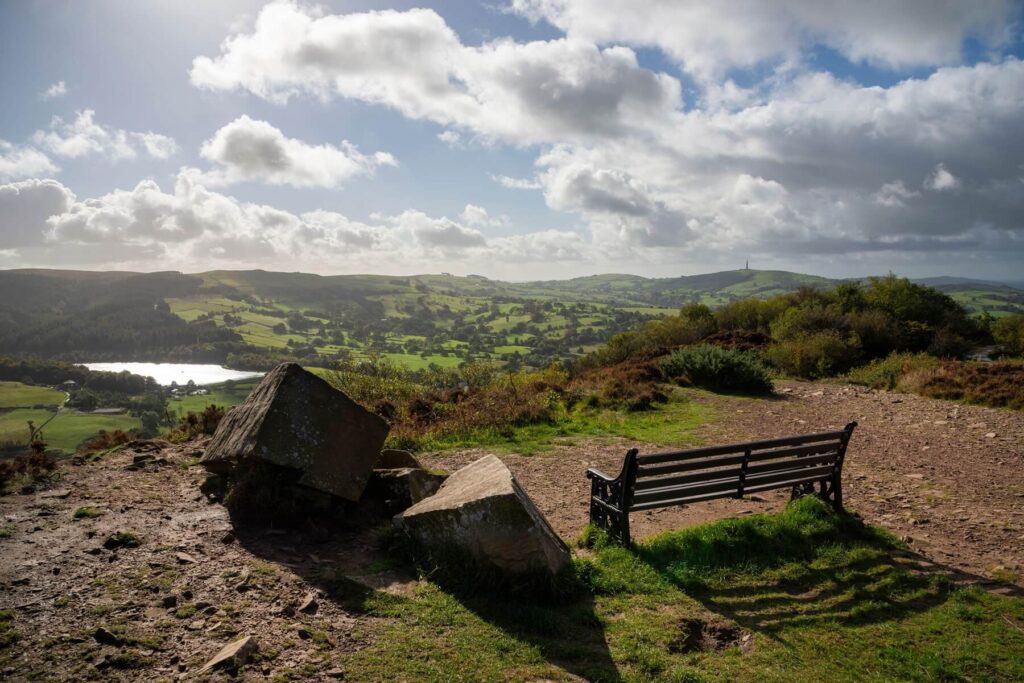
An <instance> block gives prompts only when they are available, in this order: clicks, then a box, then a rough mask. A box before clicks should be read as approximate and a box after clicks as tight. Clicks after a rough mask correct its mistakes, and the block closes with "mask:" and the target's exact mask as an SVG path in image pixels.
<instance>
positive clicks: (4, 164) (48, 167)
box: [0, 140, 60, 181]
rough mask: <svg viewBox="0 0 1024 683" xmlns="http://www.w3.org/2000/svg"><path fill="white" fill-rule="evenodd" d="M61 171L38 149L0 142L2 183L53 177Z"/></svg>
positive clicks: (0, 174)
mask: <svg viewBox="0 0 1024 683" xmlns="http://www.w3.org/2000/svg"><path fill="white" fill-rule="evenodd" d="M59 170H60V169H58V168H57V166H56V165H55V164H54V163H53V162H52V161H50V157H48V156H46V155H45V154H43V153H42V152H40V151H39V150H38V149H33V148H32V147H23V146H16V145H13V144H11V143H9V142H7V141H5V140H0V181H3V180H16V179H18V178H28V177H30V176H40V175H53V174H55V173H56V172H57V171H59Z"/></svg>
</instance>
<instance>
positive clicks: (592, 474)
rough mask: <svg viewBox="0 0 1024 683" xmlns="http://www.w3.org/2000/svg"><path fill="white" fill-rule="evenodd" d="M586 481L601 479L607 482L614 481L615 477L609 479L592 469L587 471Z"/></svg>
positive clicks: (599, 471)
mask: <svg viewBox="0 0 1024 683" xmlns="http://www.w3.org/2000/svg"><path fill="white" fill-rule="evenodd" d="M587 479H603V480H604V481H607V482H613V481H615V477H609V476H608V475H607V474H605V473H604V472H602V471H601V470H599V469H596V468H594V467H591V468H589V469H587Z"/></svg>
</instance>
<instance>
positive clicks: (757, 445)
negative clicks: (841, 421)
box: [637, 430, 846, 465]
mask: <svg viewBox="0 0 1024 683" xmlns="http://www.w3.org/2000/svg"><path fill="white" fill-rule="evenodd" d="M845 435H846V431H845V430H844V431H838V432H818V433H815V434H805V435H803V436H787V437H785V438H782V439H765V440H763V441H751V442H750V443H734V444H729V445H727V446H708V447H706V448H693V449H690V450H686V451H672V452H671V453H649V454H648V455H638V456H637V463H639V464H641V465H653V464H656V463H660V462H670V461H673V460H686V459H690V458H702V457H706V456H712V455H725V454H727V453H742V452H744V451H747V450H751V451H759V450H764V449H767V448H779V447H782V446H799V445H801V444H809V443H814V442H816V441H837V440H840V439H842V438H843V437H844V436H845Z"/></svg>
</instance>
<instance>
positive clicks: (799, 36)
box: [511, 0, 1015, 79]
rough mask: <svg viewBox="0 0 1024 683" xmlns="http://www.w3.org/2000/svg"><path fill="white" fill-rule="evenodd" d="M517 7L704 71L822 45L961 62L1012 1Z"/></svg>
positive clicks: (788, 58)
mask: <svg viewBox="0 0 1024 683" xmlns="http://www.w3.org/2000/svg"><path fill="white" fill-rule="evenodd" d="M511 8H512V10H513V11H515V12H518V13H520V14H523V15H525V16H527V17H529V18H531V19H533V20H541V19H543V20H546V21H548V22H550V23H552V24H553V25H555V26H557V27H559V28H561V29H562V30H564V31H566V32H567V33H568V34H569V36H570V37H574V38H577V39H581V40H589V41H593V42H596V43H598V44H608V43H625V44H630V45H643V46H654V47H658V48H660V49H661V50H663V51H664V52H665V53H666V54H668V55H669V56H671V57H672V58H673V59H675V60H676V61H677V62H678V63H679V64H681V65H682V66H683V67H684V68H685V69H686V70H688V71H689V72H691V73H693V74H695V75H697V76H698V77H699V78H701V79H721V77H722V75H723V74H724V73H726V72H727V71H728V70H729V69H732V68H747V67H754V66H757V65H759V64H762V63H765V62H768V63H787V62H788V63H790V64H793V63H796V62H798V61H800V60H801V59H802V58H803V53H804V52H805V51H807V50H808V49H810V48H811V47H813V46H814V45H817V44H822V45H825V46H827V47H830V48H832V49H833V50H835V51H837V52H838V53H840V54H841V55H843V56H844V57H846V58H847V59H849V60H851V61H854V62H867V63H870V64H874V65H878V66H882V67H888V68H905V67H916V66H933V65H941V64H955V63H958V62H959V61H960V59H961V50H962V46H963V42H964V40H965V39H966V38H968V37H971V38H975V39H977V40H979V41H980V42H981V43H983V44H985V45H988V46H998V45H1001V44H1003V43H1004V42H1005V41H1006V40H1007V38H1008V37H1009V36H1008V32H1007V30H1006V27H1007V25H1008V24H1009V23H1010V21H1011V20H1012V18H1013V16H1014V12H1015V10H1014V6H1013V4H1012V3H1011V2H1009V0H975V1H972V2H949V3H935V2H933V0H904V1H903V2H900V3H899V4H898V6H894V5H893V4H892V3H891V2H888V1H887V0H861V1H860V2H847V1H846V0H779V1H776V2H762V1H761V0H693V1H687V2H671V1H666V0H511Z"/></svg>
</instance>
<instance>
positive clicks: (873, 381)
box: [844, 353, 940, 390]
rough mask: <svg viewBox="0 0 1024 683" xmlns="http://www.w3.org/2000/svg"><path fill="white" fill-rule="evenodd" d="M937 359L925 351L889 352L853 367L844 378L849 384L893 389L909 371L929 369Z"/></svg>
mask: <svg viewBox="0 0 1024 683" xmlns="http://www.w3.org/2000/svg"><path fill="white" fill-rule="evenodd" d="M939 362H940V361H939V360H938V359H937V358H935V357H934V356H930V355H928V354H927V353H891V354H889V355H888V356H886V357H885V358H879V359H877V360H873V361H871V362H870V363H868V364H867V365H862V366H860V367H859V368H854V369H853V370H850V372H849V373H848V374H847V375H846V377H845V378H844V379H845V380H846V381H848V382H850V383H851V384H863V385H864V386H868V387H871V388H872V389H889V390H892V389H895V388H896V387H897V386H899V384H900V382H901V381H902V380H903V378H904V377H906V376H907V375H908V374H910V373H911V372H915V371H921V370H931V369H932V368H935V367H937V366H938V365H939Z"/></svg>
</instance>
